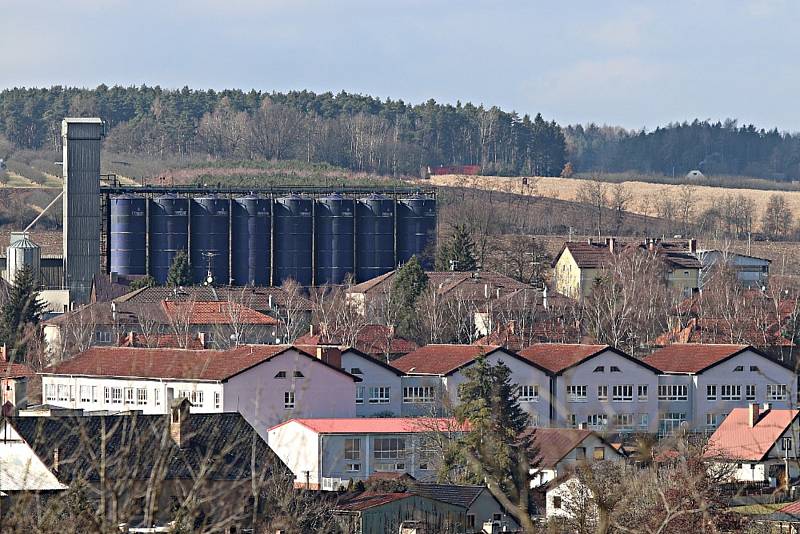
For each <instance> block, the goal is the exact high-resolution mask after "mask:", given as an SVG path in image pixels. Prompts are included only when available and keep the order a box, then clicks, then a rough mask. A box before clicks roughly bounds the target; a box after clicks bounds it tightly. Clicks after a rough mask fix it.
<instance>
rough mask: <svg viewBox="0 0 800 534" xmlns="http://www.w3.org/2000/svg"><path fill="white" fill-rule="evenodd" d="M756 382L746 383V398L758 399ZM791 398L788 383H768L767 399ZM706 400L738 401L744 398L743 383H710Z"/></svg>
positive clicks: (780, 399) (783, 399)
mask: <svg viewBox="0 0 800 534" xmlns="http://www.w3.org/2000/svg"><path fill="white" fill-rule="evenodd" d="M756 393H757V388H756V384H745V385H744V399H745V400H748V401H754V400H756ZM788 398H789V387H788V386H787V385H786V384H767V400H770V401H785V400H787V399H788ZM706 400H710V401H715V400H723V401H738V400H742V385H741V384H708V385H706Z"/></svg>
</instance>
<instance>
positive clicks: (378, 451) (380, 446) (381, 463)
mask: <svg viewBox="0 0 800 534" xmlns="http://www.w3.org/2000/svg"><path fill="white" fill-rule="evenodd" d="M361 441H362V439H361V438H346V439H345V440H344V460H345V461H346V462H347V470H348V471H351V472H354V471H359V470H360V469H361V464H360V462H361V461H362V460H363V459H364V458H363V454H362V449H361ZM406 445H407V444H406V439H405V438H374V439H373V440H372V458H373V459H374V460H375V461H376V463H375V464H374V466H375V470H376V471H378V472H380V471H397V470H403V469H405V461H406V458H407V456H408V451H407V448H406ZM418 455H419V469H420V470H423V471H424V470H427V469H429V468H430V467H431V465H432V464H431V460H432V459H433V458H434V457H435V456H436V453H435V451H434V450H429V449H425V448H423V447H421V448H420V449H419V450H418ZM387 461H389V462H387Z"/></svg>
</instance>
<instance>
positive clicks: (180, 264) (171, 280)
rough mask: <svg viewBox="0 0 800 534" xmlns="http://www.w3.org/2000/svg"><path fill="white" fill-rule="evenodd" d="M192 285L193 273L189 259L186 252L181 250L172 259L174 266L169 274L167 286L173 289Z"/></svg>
mask: <svg viewBox="0 0 800 534" xmlns="http://www.w3.org/2000/svg"><path fill="white" fill-rule="evenodd" d="M191 283H192V273H191V271H190V270H189V257H188V256H187V255H186V251H185V250H179V251H178V253H177V254H175V257H174V258H172V265H170V266H169V272H168V273H167V285H168V286H171V287H179V286H188V285H190V284H191Z"/></svg>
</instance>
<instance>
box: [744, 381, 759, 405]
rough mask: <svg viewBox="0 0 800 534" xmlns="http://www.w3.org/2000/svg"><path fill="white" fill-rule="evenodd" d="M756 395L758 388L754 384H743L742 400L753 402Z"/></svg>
mask: <svg viewBox="0 0 800 534" xmlns="http://www.w3.org/2000/svg"><path fill="white" fill-rule="evenodd" d="M757 394H758V387H756V385H755V384H745V386H744V400H749V401H754V400H756V395H757Z"/></svg>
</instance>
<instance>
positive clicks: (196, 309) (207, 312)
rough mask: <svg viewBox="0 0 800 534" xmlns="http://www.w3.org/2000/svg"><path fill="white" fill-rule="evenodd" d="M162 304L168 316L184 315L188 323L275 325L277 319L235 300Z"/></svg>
mask: <svg viewBox="0 0 800 534" xmlns="http://www.w3.org/2000/svg"><path fill="white" fill-rule="evenodd" d="M162 305H163V306H164V311H165V312H166V314H167V315H168V316H170V317H175V316H179V317H186V318H187V319H188V322H189V324H231V323H233V322H236V323H239V324H259V325H276V324H278V321H277V320H276V319H275V318H273V317H270V316H269V315H264V314H263V313H259V312H257V311H255V310H254V309H252V308H248V307H246V306H242V305H241V304H239V303H237V302H227V301H225V302H223V301H197V302H176V301H173V300H165V301H164V302H163V303H162Z"/></svg>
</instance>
